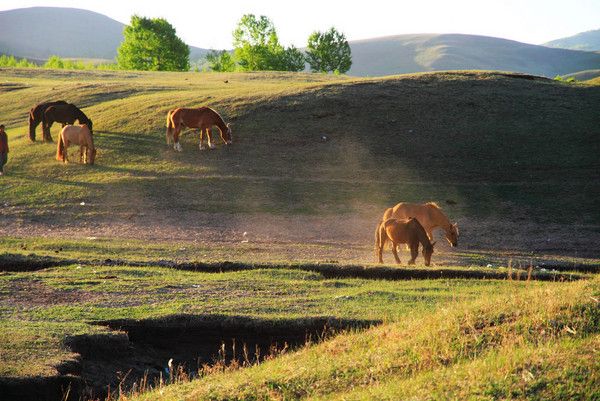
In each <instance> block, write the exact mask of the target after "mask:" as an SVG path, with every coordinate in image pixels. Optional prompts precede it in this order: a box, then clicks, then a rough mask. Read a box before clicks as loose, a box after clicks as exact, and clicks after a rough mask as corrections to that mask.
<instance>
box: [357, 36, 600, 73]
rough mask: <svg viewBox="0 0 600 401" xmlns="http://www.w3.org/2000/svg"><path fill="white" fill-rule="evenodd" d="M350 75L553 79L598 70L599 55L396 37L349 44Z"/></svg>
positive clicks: (497, 42)
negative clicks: (474, 73)
mask: <svg viewBox="0 0 600 401" xmlns="http://www.w3.org/2000/svg"><path fill="white" fill-rule="evenodd" d="M350 45H351V48H352V59H353V64H352V68H351V70H350V71H349V74H350V75H356V76H380V75H392V74H402V73H410V72H421V71H447V70H464V69H475V70H500V71H517V72H523V73H528V74H534V75H543V76H547V77H553V76H555V75H557V74H558V75H563V74H568V73H573V72H577V71H582V70H589V69H597V68H600V54H596V53H591V52H583V51H574V50H565V49H551V48H548V47H544V46H536V45H530V44H526V43H520V42H516V41H512V40H506V39H500V38H492V37H487V36H475V35H460V34H419V35H398V36H388V37H382V38H375V39H366V40H359V41H353V42H351V43H350Z"/></svg>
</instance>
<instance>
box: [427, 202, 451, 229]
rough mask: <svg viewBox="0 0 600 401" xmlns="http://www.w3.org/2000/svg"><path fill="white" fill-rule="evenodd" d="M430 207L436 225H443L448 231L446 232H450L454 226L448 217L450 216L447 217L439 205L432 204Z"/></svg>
mask: <svg viewBox="0 0 600 401" xmlns="http://www.w3.org/2000/svg"><path fill="white" fill-rule="evenodd" d="M430 208H431V213H430V216H431V218H432V220H433V222H434V224H435V225H436V226H440V227H442V228H443V229H444V231H446V233H449V232H450V230H451V228H452V223H450V220H449V219H448V217H446V215H445V214H444V212H442V211H441V210H440V209H438V208H437V207H433V206H430Z"/></svg>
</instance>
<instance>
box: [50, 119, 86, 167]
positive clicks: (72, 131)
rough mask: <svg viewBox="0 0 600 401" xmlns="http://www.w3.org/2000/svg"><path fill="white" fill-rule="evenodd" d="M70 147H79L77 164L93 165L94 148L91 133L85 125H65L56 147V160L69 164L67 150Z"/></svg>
mask: <svg viewBox="0 0 600 401" xmlns="http://www.w3.org/2000/svg"><path fill="white" fill-rule="evenodd" d="M70 145H79V163H87V164H94V159H95V158H96V147H95V146H94V138H93V136H92V132H91V131H90V129H89V128H88V126H87V125H85V124H84V125H66V126H65V127H64V128H63V129H62V131H60V135H59V138H58V146H57V147H56V160H59V161H62V162H65V163H68V162H69V160H68V153H69V152H68V149H69V146H70ZM84 150H85V153H84ZM84 154H85V160H84Z"/></svg>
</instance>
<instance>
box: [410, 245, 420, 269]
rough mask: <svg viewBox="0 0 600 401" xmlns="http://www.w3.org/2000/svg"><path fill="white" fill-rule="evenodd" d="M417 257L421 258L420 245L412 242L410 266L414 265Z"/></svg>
mask: <svg viewBox="0 0 600 401" xmlns="http://www.w3.org/2000/svg"><path fill="white" fill-rule="evenodd" d="M417 256H419V243H418V242H411V244H410V260H409V261H408V264H409V265H414V264H415V260H416V259H417Z"/></svg>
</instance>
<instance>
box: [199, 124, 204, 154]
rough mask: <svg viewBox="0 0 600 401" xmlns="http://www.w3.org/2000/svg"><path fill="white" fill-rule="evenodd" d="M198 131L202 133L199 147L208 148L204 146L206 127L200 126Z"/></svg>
mask: <svg viewBox="0 0 600 401" xmlns="http://www.w3.org/2000/svg"><path fill="white" fill-rule="evenodd" d="M198 133H199V134H200V145H198V147H199V148H200V150H204V149H206V148H205V147H204V128H203V127H200V128H198Z"/></svg>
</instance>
